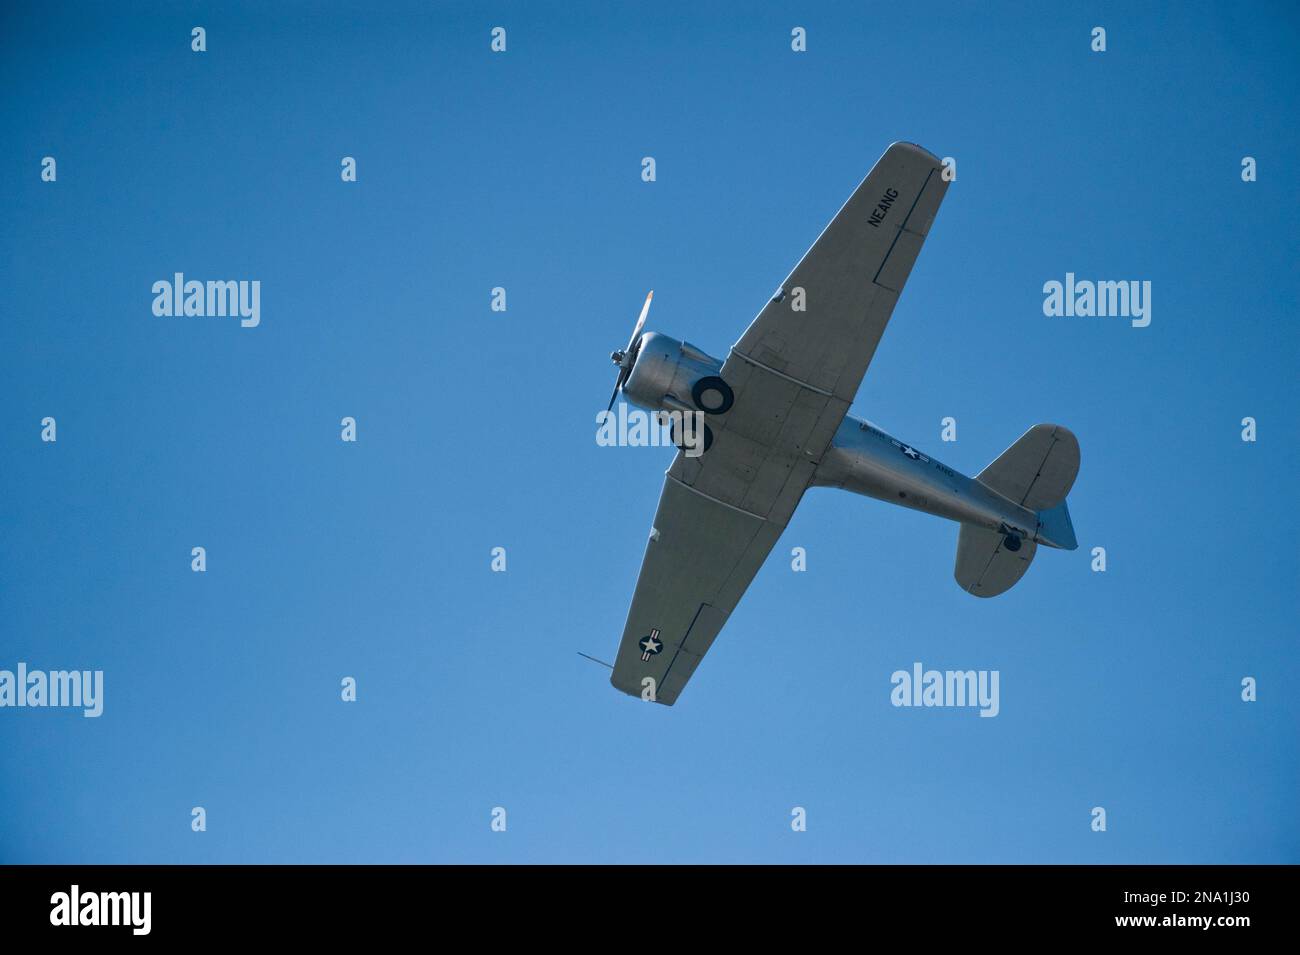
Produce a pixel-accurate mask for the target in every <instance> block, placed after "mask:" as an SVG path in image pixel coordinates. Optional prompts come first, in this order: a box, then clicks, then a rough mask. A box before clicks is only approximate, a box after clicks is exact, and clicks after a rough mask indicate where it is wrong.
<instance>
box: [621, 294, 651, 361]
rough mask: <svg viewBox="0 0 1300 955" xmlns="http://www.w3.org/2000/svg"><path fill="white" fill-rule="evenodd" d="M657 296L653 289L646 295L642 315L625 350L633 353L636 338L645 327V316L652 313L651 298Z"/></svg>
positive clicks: (627, 352)
mask: <svg viewBox="0 0 1300 955" xmlns="http://www.w3.org/2000/svg"><path fill="white" fill-rule="evenodd" d="M654 297H655V290H654V289H651V290H650V294H649V295H647V296H646V297H645V304H644V305H642V306H641V317H640V318H638V319H637V320H636V328H634V329H632V337H631V338H629V339H628V340H627V348H625V349H624V352H625V353H626V354H628V355H630V354H632V346H633V345H635V344H636V340H637V339H638V338H640V337H641V329H643V328H645V317H646V316H647V315H649V314H650V300H651V299H652V298H654Z"/></svg>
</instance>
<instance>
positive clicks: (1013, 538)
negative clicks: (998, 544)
mask: <svg viewBox="0 0 1300 955" xmlns="http://www.w3.org/2000/svg"><path fill="white" fill-rule="evenodd" d="M1002 546H1003V547H1005V548H1006V549H1007V550H1009V551H1011V553H1013V554H1014V553H1015V552H1016V551H1018V550H1020V537H1019V536H1018V535H1016V534H1008V535H1007V536H1006V537H1004V538H1003V539H1002Z"/></svg>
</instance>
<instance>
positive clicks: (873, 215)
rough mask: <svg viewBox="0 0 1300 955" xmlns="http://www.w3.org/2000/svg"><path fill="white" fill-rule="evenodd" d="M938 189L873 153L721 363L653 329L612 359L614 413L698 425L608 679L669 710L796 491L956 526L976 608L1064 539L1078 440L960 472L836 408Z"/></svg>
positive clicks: (1063, 438)
mask: <svg viewBox="0 0 1300 955" xmlns="http://www.w3.org/2000/svg"><path fill="white" fill-rule="evenodd" d="M947 188H948V183H947V181H946V180H945V179H944V177H943V175H942V166H941V164H940V162H939V160H938V159H936V158H935V157H934V156H933V155H931V154H930V153H929V152H926V151H925V150H924V149H922V148H920V147H919V146H915V145H913V144H911V143H894V144H893V145H892V146H890V147H889V149H887V150H886V151H885V154H884V155H883V156H881V157H880V160H879V161H878V162H877V163H876V165H875V166H874V167H873V168H872V170H871V172H870V173H869V174H868V175H867V178H866V179H864V180H863V181H862V183H861V184H860V185H859V186H858V188H857V189H855V190H854V192H853V195H851V196H850V197H849V200H848V202H846V203H845V204H844V206H843V208H841V209H840V211H839V212H838V213H836V215H835V218H834V219H832V220H831V222H830V225H828V226H827V227H826V229H825V230H824V231H823V232H822V234H821V235H820V236H819V237H818V239H817V241H816V242H814V243H813V246H812V248H811V249H809V250H808V252H807V253H806V254H805V255H804V257H803V258H802V259H801V260H800V261H799V264H798V265H796V266H795V267H794V271H793V272H791V273H790V276H789V278H787V279H786V280H785V282H783V283H782V284H781V287H780V288H779V289H778V290H777V293H776V294H775V295H774V296H773V297H772V299H771V301H769V302H768V303H767V304H766V305H765V306H764V307H763V310H762V311H761V312H760V313H759V315H758V317H757V318H756V319H754V321H753V324H751V325H750V326H749V328H748V329H747V330H746V331H745V334H744V335H742V336H741V337H740V341H738V342H736V344H735V345H734V346H733V347H732V349H731V353H730V354H729V355H728V356H727V360H726V361H725V362H723V361H719V360H718V359H716V358H712V357H710V356H709V355H707V354H706V353H704V352H703V351H701V350H700V349H698V348H696V347H695V346H693V345H690V344H687V343H686V342H680V341H677V340H676V339H673V338H669V337H668V336H666V335H660V334H656V333H655V332H646V333H645V334H642V328H643V327H644V326H645V320H646V315H647V313H648V312H649V309H650V299H651V296H653V294H654V293H653V292H652V293H651V296H647V297H646V302H645V306H644V307H643V308H642V310H641V316H640V318H639V319H638V320H637V323H636V326H635V328H634V329H633V332H632V338H631V339H630V340H629V342H628V346H627V348H625V349H622V350H620V351H616V352H614V353H613V355H612V356H611V357H612V358H613V360H614V363H615V364H616V365H617V366H618V378H617V380H616V382H615V384H614V394H613V395H612V396H611V398H610V407H611V408H612V407H613V404H614V401H615V400H617V398H618V395H619V393H620V392H622V394H623V396H624V398H625V399H627V400H629V401H631V402H633V403H635V404H638V405H640V406H642V407H644V408H646V409H649V410H651V411H658V412H668V413H672V412H679V413H683V414H685V413H691V414H692V415H694V414H695V413H696V412H702V413H703V417H704V428H703V442H702V443H703V449H704V450H703V453H702V454H700V453H699V452H698V447H696V448H695V449H694V450H695V453H694V454H691V453H688V450H692V449H690V448H687V447H684V445H685V444H686V443H687V438H688V436H689V432H688V431H687V429H685V428H683V429H681V432H679V433H678V434H677V441H678V446H679V448H682V450H679V451H678V454H677V456H676V457H675V458H674V460H673V463H672V466H671V467H670V468H669V469H668V472H667V475H666V477H665V480H664V488H663V493H662V494H661V495H660V497H659V508H658V510H657V511H656V512H655V517H654V524H653V526H652V527H651V529H650V540H649V542H648V543H647V544H646V551H645V557H644V559H643V560H642V563H641V573H640V576H639V577H638V578H637V584H636V592H635V593H634V594H633V595H632V606H631V608H630V609H629V610H628V615H627V624H626V626H625V627H624V629H623V638H622V641H621V642H620V644H619V648H618V656H617V658H616V660H615V663H614V667H613V671H614V672H613V675H612V676H611V678H610V682H612V683H613V684H614V686H615V687H617V688H618V689H620V690H622V691H623V692H625V693H628V694H631V695H633V696H640V697H642V698H643V699H647V700H653V701H655V702H658V703H663V704H666V705H669V706H671V705H672V704H673V703H675V702H676V701H677V698H678V696H679V695H680V694H681V692H682V689H683V688H684V687H685V686H686V681H687V680H689V679H690V678H691V675H692V674H693V673H694V672H695V668H696V667H697V666H699V663H700V660H701V659H703V657H704V654H705V653H707V652H708V649H709V647H710V646H711V645H712V644H713V641H714V639H715V638H716V637H717V635H718V633H719V631H721V630H722V627H723V625H724V624H725V623H726V622H727V617H728V616H729V615H730V614H731V611H732V610H734V609H735V607H736V604H737V602H739V600H740V598H741V597H742V596H743V595H744V593H745V590H746V588H747V587H748V586H749V583H750V581H752V580H753V579H754V575H755V574H756V573H757V572H758V569H759V567H760V566H762V564H763V561H764V559H766V557H767V555H768V553H769V552H770V551H771V550H772V547H773V546H774V545H775V544H776V541H777V538H779V537H780V536H781V532H782V531H783V530H784V529H785V526H786V525H787V524H788V523H789V521H790V517H791V515H792V514H793V513H794V509H795V507H796V506H797V505H798V504H799V501H800V499H801V498H802V497H803V494H804V492H805V491H806V490H807V489H808V488H810V487H817V486H824V487H839V488H844V489H845V490H848V491H853V492H855V493H858V494H864V495H866V496H868V497H874V498H878V499H879V500H882V501H888V502H890V503H891V504H901V505H902V506H904V507H910V508H914V509H915V510H919V511H925V512H927V513H929V514H937V515H939V516H940V517H946V518H948V519H949V520H953V521H957V522H958V524H959V525H960V529H959V531H958V534H957V563H956V567H955V570H954V576H955V577H956V579H957V583H958V584H960V585H961V587H962V588H963V589H964V590H966V591H968V592H970V593H972V594H974V595H975V596H977V597H993V596H996V595H997V594H1000V593H1002V592H1004V591H1005V590H1007V589H1008V588H1010V587H1011V586H1012V585H1013V584H1015V583H1016V581H1018V580H1019V579H1020V578H1021V576H1022V575H1023V574H1024V572H1025V570H1026V569H1027V568H1028V567H1029V562H1030V561H1031V560H1033V559H1034V553H1035V551H1036V550H1037V549H1038V545H1039V544H1042V545H1044V546H1046V547H1055V548H1060V549H1064V550H1074V549H1075V548H1076V547H1077V546H1078V544H1077V542H1076V540H1075V536H1074V527H1073V525H1072V524H1071V522H1070V512H1069V509H1068V507H1067V505H1066V502H1065V497H1066V495H1067V494H1068V493H1069V491H1070V487H1071V486H1072V485H1073V484H1074V478H1075V475H1076V474H1077V473H1078V470H1079V442H1078V441H1077V440H1076V439H1075V437H1074V435H1073V434H1072V433H1070V431H1068V430H1067V429H1065V428H1063V427H1061V426H1060V425H1052V424H1039V425H1035V426H1034V427H1032V428H1030V429H1029V430H1028V431H1026V432H1025V433H1024V435H1022V436H1021V437H1020V439H1019V440H1018V441H1016V443H1015V444H1013V445H1011V447H1009V448H1008V449H1007V450H1006V451H1004V452H1003V453H1002V455H1001V456H1000V457H999V458H998V459H997V460H996V461H994V462H993V463H992V464H990V465H989V466H988V467H986V468H985V469H984V470H983V471H981V472H980V473H979V474H978V475H976V476H975V477H974V478H969V477H966V476H965V475H963V474H960V473H958V472H957V471H956V470H954V469H953V468H950V467H948V466H947V465H944V464H941V463H940V462H939V461H937V460H936V459H934V458H932V457H929V456H927V455H925V454H922V453H921V452H920V451H918V450H917V449H916V448H915V447H914V446H913V445H911V444H907V443H905V442H903V441H899V440H898V439H897V438H894V437H891V436H890V435H888V434H886V433H885V432H884V431H882V430H880V429H879V428H877V427H875V426H874V425H872V424H870V423H868V422H866V421H859V420H857V419H856V418H853V417H851V416H849V415H848V414H847V412H848V410H849V405H850V404H851V403H852V402H853V398H854V396H855V395H856V394H857V391H858V385H859V384H860V383H861V381H862V376H863V374H864V373H865V372H866V370H867V365H868V364H869V363H870V361H871V358H872V356H873V355H874V354H875V351H876V346H877V345H878V344H879V342H880V336H881V334H882V333H883V332H884V330H885V325H886V323H888V321H889V316H890V314H891V313H892V312H893V310H894V303H895V302H897V301H898V296H899V293H901V292H902V290H903V283H904V282H906V281H907V276H908V274H909V273H910V272H911V271H912V265H913V264H914V263H915V261H916V257H917V253H919V252H920V250H921V244H922V243H923V242H924V241H925V237H926V235H927V234H928V233H929V231H930V226H931V224H932V223H933V222H934V217H935V214H936V213H937V212H938V211H939V204H940V203H941V202H942V201H943V196H944V193H945V192H946V191H947Z"/></svg>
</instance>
